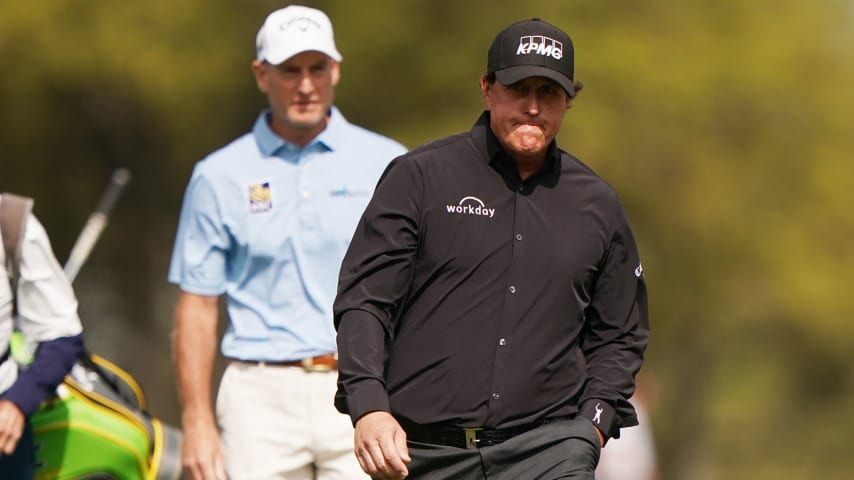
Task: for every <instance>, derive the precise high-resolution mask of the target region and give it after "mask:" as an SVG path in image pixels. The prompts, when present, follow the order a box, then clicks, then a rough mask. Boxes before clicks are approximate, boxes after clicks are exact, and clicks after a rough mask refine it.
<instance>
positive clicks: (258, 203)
mask: <svg viewBox="0 0 854 480" xmlns="http://www.w3.org/2000/svg"><path fill="white" fill-rule="evenodd" d="M272 209H273V198H272V195H271V194H270V182H264V183H256V184H254V185H249V211H250V212H252V213H261V212H266V211H269V210H272Z"/></svg>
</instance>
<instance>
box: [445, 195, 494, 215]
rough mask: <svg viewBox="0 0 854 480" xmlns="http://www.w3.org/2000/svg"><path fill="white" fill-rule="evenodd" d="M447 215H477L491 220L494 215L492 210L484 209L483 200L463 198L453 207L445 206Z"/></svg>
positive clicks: (452, 205)
mask: <svg viewBox="0 0 854 480" xmlns="http://www.w3.org/2000/svg"><path fill="white" fill-rule="evenodd" d="M445 208H446V209H447V210H448V213H458V214H462V215H478V216H482V217H489V218H492V217H493V215H495V209H494V208H486V204H484V203H483V200H481V199H479V198H477V197H463V199H462V200H460V203H458V204H456V205H454V204H449V205H445Z"/></svg>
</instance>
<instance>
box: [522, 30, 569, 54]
mask: <svg viewBox="0 0 854 480" xmlns="http://www.w3.org/2000/svg"><path fill="white" fill-rule="evenodd" d="M530 53H536V54H537V55H545V56H548V57H552V58H554V59H555V60H560V59H561V58H563V44H562V43H561V42H559V41H557V40H555V39H553V38H549V37H546V36H543V35H529V36H525V37H522V38H520V39H519V48H517V49H516V55H528V54H530Z"/></svg>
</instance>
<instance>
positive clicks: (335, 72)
mask: <svg viewBox="0 0 854 480" xmlns="http://www.w3.org/2000/svg"><path fill="white" fill-rule="evenodd" d="M329 70H330V73H332V86H333V87H334V86H337V85H338V80H340V79H341V64H340V63H338V62H335V61H333V62H332V65H331V66H330V68H329Z"/></svg>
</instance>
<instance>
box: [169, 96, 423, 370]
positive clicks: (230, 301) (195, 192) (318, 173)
mask: <svg viewBox="0 0 854 480" xmlns="http://www.w3.org/2000/svg"><path fill="white" fill-rule="evenodd" d="M268 115H269V112H267V111H265V112H262V113H261V115H260V116H259V117H258V120H257V121H256V122H255V126H254V127H253V128H252V132H251V133H247V134H246V135H244V136H242V137H240V138H238V139H236V140H235V141H233V142H232V143H230V144H228V145H226V146H225V147H223V148H221V149H219V150H217V151H215V152H213V153H212V154H210V155H209V156H208V157H207V158H205V159H204V160H202V161H200V162H199V163H198V164H196V166H195V169H194V170H193V174H192V177H191V179H190V183H189V185H188V186H187V190H186V192H185V196H184V202H183V206H182V208H181V216H180V220H179V223H178V232H177V236H176V239H175V247H174V251H173V252H172V261H171V264H170V268H169V281H170V282H171V283H174V284H177V285H179V286H180V287H181V289H182V290H183V291H185V292H189V293H195V294H199V295H212V296H218V295H221V294H225V295H226V298H227V308H228V315H229V319H230V322H229V326H228V328H227V330H226V332H225V336H224V337H223V340H222V353H223V354H224V355H225V356H227V357H231V358H238V359H245V360H259V361H285V360H297V359H302V358H306V357H311V356H315V355H321V354H324V353H329V352H334V351H336V343H335V329H334V327H333V325H332V302H333V300H334V299H335V292H336V289H337V283H338V272H339V268H340V266H341V260H342V259H343V258H344V253H345V252H346V250H347V246H348V245H349V243H350V239H351V237H352V236H353V232H354V230H355V228H356V223H357V222H358V221H359V218H360V217H361V215H362V212H363V211H364V209H365V207H366V206H367V204H368V201H369V200H370V198H371V195H372V193H373V190H374V187H375V186H376V183H377V181H378V180H379V177H380V175H381V174H382V172H383V171H384V170H385V167H386V166H387V165H388V163H389V162H390V161H391V160H392V159H393V158H394V157H396V156H398V155H401V154H403V153H404V152H405V151H406V149H405V148H404V147H403V146H402V145H401V144H399V143H397V142H395V141H394V140H391V139H389V138H386V137H383V136H381V135H378V134H376V133H374V132H371V131H369V130H366V129H364V128H361V127H359V126H356V125H353V124H351V123H349V122H347V120H346V119H345V118H344V117H343V116H342V115H341V113H340V112H339V111H338V110H337V109H336V108H334V107H333V108H332V115H331V118H330V121H329V124H328V125H327V127H326V129H325V130H324V131H323V132H322V133H321V134H320V135H318V136H317V138H315V139H314V140H313V141H312V142H311V143H310V144H308V145H306V146H305V148H299V147H298V146H296V145H293V144H291V143H288V142H286V141H285V140H283V139H282V138H281V137H279V136H278V135H276V134H275V133H273V131H272V130H270V126H269V123H268Z"/></svg>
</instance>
